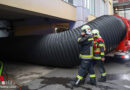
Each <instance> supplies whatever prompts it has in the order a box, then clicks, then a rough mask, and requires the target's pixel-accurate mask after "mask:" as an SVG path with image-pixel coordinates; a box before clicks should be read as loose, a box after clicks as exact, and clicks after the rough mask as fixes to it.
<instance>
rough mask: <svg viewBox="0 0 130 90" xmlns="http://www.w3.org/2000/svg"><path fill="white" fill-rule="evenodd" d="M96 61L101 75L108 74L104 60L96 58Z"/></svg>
mask: <svg viewBox="0 0 130 90" xmlns="http://www.w3.org/2000/svg"><path fill="white" fill-rule="evenodd" d="M94 61H95V62H96V64H97V66H98V70H99V72H100V74H101V77H102V76H106V70H105V67H104V62H103V61H102V60H95V59H94Z"/></svg>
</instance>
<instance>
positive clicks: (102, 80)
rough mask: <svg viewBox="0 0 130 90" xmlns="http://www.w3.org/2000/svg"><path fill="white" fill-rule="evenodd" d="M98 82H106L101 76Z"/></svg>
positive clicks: (104, 77)
mask: <svg viewBox="0 0 130 90" xmlns="http://www.w3.org/2000/svg"><path fill="white" fill-rule="evenodd" d="M98 81H99V82H106V76H101V78H99V79H98Z"/></svg>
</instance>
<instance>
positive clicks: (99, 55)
mask: <svg viewBox="0 0 130 90" xmlns="http://www.w3.org/2000/svg"><path fill="white" fill-rule="evenodd" d="M92 34H93V37H94V45H93V49H94V56H93V59H94V60H95V62H96V64H97V66H98V68H99V72H100V74H101V78H99V80H98V81H99V82H105V81H106V72H105V68H104V61H105V58H104V55H105V44H104V40H103V39H102V37H101V36H100V34H99V31H98V30H97V29H94V30H92Z"/></svg>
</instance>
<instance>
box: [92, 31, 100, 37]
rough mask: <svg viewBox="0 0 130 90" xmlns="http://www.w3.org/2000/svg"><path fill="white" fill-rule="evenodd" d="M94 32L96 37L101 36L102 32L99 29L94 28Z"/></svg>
mask: <svg viewBox="0 0 130 90" xmlns="http://www.w3.org/2000/svg"><path fill="white" fill-rule="evenodd" d="M92 34H93V35H94V37H100V33H99V30H98V29H94V30H92Z"/></svg>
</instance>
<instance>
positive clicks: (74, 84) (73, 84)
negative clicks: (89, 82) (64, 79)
mask: <svg viewBox="0 0 130 90" xmlns="http://www.w3.org/2000/svg"><path fill="white" fill-rule="evenodd" d="M84 82H85V79H82V80H80V79H78V78H76V79H74V80H73V81H71V82H70V84H71V86H79V85H81V84H83V83H84Z"/></svg>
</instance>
